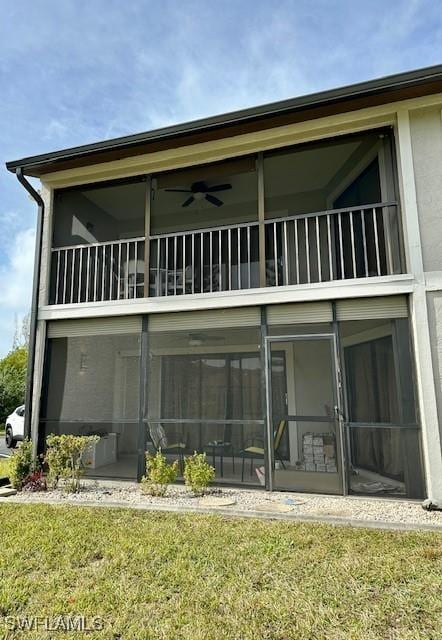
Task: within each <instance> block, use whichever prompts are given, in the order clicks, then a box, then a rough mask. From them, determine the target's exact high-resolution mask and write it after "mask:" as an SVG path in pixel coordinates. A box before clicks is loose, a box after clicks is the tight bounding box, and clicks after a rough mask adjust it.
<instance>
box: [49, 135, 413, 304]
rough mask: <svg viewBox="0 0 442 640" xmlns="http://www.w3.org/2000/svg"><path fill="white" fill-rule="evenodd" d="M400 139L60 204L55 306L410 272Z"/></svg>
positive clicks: (117, 187) (190, 173)
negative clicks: (395, 150)
mask: <svg viewBox="0 0 442 640" xmlns="http://www.w3.org/2000/svg"><path fill="white" fill-rule="evenodd" d="M394 182H395V181H394V167H393V162H392V157H391V140H390V137H389V135H387V134H386V133H384V134H382V135H380V134H379V133H371V134H365V135H363V136H348V137H346V138H342V139H339V140H335V141H328V142H327V143H324V142H323V143H320V144H319V143H317V144H315V145H307V146H302V147H297V148H295V149H288V150H284V151H283V152H281V151H279V152H277V153H276V152H275V153H271V154H265V155H262V154H259V155H258V156H257V157H249V158H242V159H239V160H232V161H228V162H223V163H217V164H214V165H204V166H201V167H193V168H192V169H184V170H180V171H174V172H169V173H165V174H160V175H156V176H153V177H152V176H149V177H141V178H138V179H137V180H131V181H125V182H123V183H121V182H120V183H113V184H104V185H93V186H92V187H87V188H83V189H78V188H77V189H75V190H70V191H63V192H60V194H58V201H57V200H56V206H55V225H54V230H55V233H54V245H53V248H52V266H51V292H50V302H51V304H73V303H82V302H100V301H103V302H104V301H111V300H129V299H134V298H147V297H165V296H178V295H195V294H210V293H216V292H221V291H234V290H242V289H254V288H258V287H279V286H288V285H306V284H307V285H308V284H313V283H320V282H333V281H339V280H345V279H354V278H369V277H373V276H385V275H392V274H396V273H401V272H402V271H403V269H402V265H403V260H402V250H401V245H402V241H401V230H400V212H399V207H398V203H397V201H396V197H395V189H394Z"/></svg>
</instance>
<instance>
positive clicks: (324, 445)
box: [300, 433, 337, 473]
mask: <svg viewBox="0 0 442 640" xmlns="http://www.w3.org/2000/svg"><path fill="white" fill-rule="evenodd" d="M300 468H302V469H304V470H305V471H321V472H325V473H336V472H337V465H336V446H335V437H334V436H333V434H330V433H305V434H304V436H303V438H302V463H301V466H300Z"/></svg>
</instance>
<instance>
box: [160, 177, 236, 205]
mask: <svg viewBox="0 0 442 640" xmlns="http://www.w3.org/2000/svg"><path fill="white" fill-rule="evenodd" d="M231 188H232V185H231V184H217V185H215V186H213V187H208V186H207V184H206V183H205V182H202V181H199V182H193V183H192V184H191V186H190V189H165V191H170V192H173V193H190V194H192V195H191V196H189V197H188V198H187V200H185V201H184V202H183V204H182V205H181V206H182V207H188V206H189V205H190V204H192V202H194V201H195V200H207V201H208V202H210V203H211V204H214V205H215V207H221V206H222V205H223V204H224V202H223V201H222V200H220V199H219V198H217V197H216V196H212V195H211V194H212V193H214V192H217V191H227V190H228V189H231Z"/></svg>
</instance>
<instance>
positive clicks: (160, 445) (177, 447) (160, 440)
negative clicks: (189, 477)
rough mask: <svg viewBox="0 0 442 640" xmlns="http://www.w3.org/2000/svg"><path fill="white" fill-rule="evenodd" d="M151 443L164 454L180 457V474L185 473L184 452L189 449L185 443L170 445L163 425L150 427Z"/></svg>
mask: <svg viewBox="0 0 442 640" xmlns="http://www.w3.org/2000/svg"><path fill="white" fill-rule="evenodd" d="M149 433H150V437H151V441H152V444H153V446H154V447H155V450H156V451H159V450H161V452H162V453H165V454H167V453H175V454H176V455H178V460H179V465H180V473H181V475H183V472H184V452H185V450H186V449H187V445H186V443H185V442H180V441H178V442H173V443H172V444H169V442H168V440H167V436H166V432H165V431H164V428H163V426H162V425H161V424H152V425H150V426H149Z"/></svg>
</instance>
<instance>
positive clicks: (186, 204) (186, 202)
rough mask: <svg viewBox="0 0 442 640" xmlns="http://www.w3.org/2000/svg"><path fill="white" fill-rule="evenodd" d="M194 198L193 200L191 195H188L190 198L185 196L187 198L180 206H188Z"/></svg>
mask: <svg viewBox="0 0 442 640" xmlns="http://www.w3.org/2000/svg"><path fill="white" fill-rule="evenodd" d="M194 200H195V198H194V197H193V196H190V198H187V200H185V201H184V202H183V204H182V205H181V206H182V207H188V206H189V204H192V202H193V201H194Z"/></svg>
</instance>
